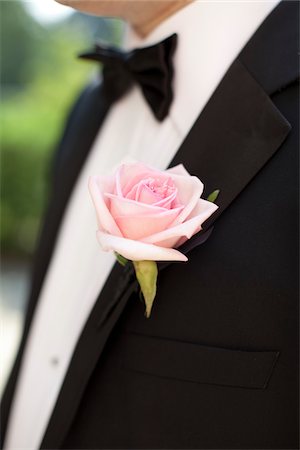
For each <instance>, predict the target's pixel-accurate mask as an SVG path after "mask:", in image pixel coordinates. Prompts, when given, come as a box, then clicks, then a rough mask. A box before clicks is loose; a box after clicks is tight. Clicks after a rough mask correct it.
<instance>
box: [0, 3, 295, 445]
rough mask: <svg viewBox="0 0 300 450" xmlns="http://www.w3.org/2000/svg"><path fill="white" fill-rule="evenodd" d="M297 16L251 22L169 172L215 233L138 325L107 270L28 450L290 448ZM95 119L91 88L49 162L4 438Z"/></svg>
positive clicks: (162, 285)
mask: <svg viewBox="0 0 300 450" xmlns="http://www.w3.org/2000/svg"><path fill="white" fill-rule="evenodd" d="M298 5H299V4H298V2H286V1H284V2H282V3H281V4H279V6H278V7H277V8H276V9H275V10H274V11H273V12H272V13H271V15H270V16H269V17H268V18H267V20H266V21H265V22H264V23H263V24H262V26H261V27H260V28H259V30H258V31H257V32H256V33H255V35H254V36H253V37H252V38H251V40H250V41H249V43H248V44H247V45H246V46H245V48H244V49H243V51H242V52H241V53H240V55H239V56H238V58H237V59H236V60H235V61H234V62H233V64H232V65H231V67H230V68H229V70H228V72H227V73H226V75H225V76H224V78H223V80H222V81H221V83H220V84H219V86H218V88H217V89H216V91H215V92H214V94H213V96H212V97H211V99H210V100H209V102H208V103H207V105H206V107H205V109H204V110H203V112H202V113H201V115H200V116H199V118H198V119H197V121H196V123H195V124H194V126H193V128H192V130H191V132H190V133H189V135H188V136H187V138H186V139H185V141H184V142H183V144H182V146H181V148H180V149H179V150H178V152H177V154H176V156H175V158H174V160H173V162H172V165H174V164H176V163H179V162H182V163H184V165H185V166H186V167H187V169H188V170H189V171H190V172H191V173H192V174H195V175H197V176H199V177H200V178H201V179H202V180H203V181H204V183H205V187H206V193H209V192H211V191H212V190H214V189H216V188H219V189H221V193H220V196H219V198H218V204H219V205H220V208H219V210H218V211H217V213H216V214H215V216H214V217H213V219H212V220H211V221H210V223H212V222H214V230H213V233H212V235H211V236H210V238H209V239H208V240H207V241H206V242H205V243H204V244H203V245H201V246H197V247H195V248H194V249H193V250H192V251H191V252H190V254H189V262H188V263H172V264H169V265H168V266H167V267H165V268H164V269H163V270H161V272H160V274H159V281H158V283H159V289H158V295H157V298H156V300H155V304H154V309H153V313H152V316H151V318H150V319H149V320H147V319H145V317H144V307H143V305H142V303H141V302H140V301H139V298H138V293H137V292H136V289H135V285H134V283H133V282H132V278H131V276H130V274H128V272H126V271H125V272H124V270H123V268H122V267H121V266H118V265H116V266H115V268H114V269H113V271H112V273H111V275H110V277H109V278H108V280H107V282H106V284H105V286H104V289H103V290H102V292H101V293H100V294H99V297H98V299H97V301H96V303H95V306H94V308H93V310H92V312H91V314H90V317H89V319H88V321H87V323H86V325H85V327H84V329H83V331H82V334H81V336H80V339H79V341H78V343H77V346H76V349H75V351H74V354H73V357H72V360H71V363H70V366H69V369H68V372H67V375H66V377H65V380H64V383H63V386H62V389H61V392H60V394H59V397H58V400H57V403H56V406H55V408H54V411H53V414H52V417H51V419H50V422H49V425H48V428H47V430H46V433H45V435H44V438H43V441H42V445H41V448H48V449H50V448H51V449H56V448H70V449H71V448H72V449H81V448H86V449H92V448H126V449H134V448H141V449H142V448H157V449H158V448H185V449H187V448H201V449H203V448H214V449H216V448H218V449H233V448H238V449H244V448H252V449H254V448H255V449H256V448H257V449H263V448H264V449H265V448H272V449H275V448H281V449H282V448H285V449H290V448H298V447H297V437H298V433H297V411H298V408H297V381H298V377H297V356H298V353H297V342H298V335H297V331H298V327H297V315H298V314H297V304H298V298H297V280H298V272H297V238H298V233H297V207H298V202H297V170H298V160H297V157H298V155H297V152H298V145H297V144H298V142H297V140H298V106H297V99H298V94H297V89H298V84H297V78H298V62H297V42H298V39H297V30H298V25H297V16H298ZM195 57H197V49H196V48H195ZM199 57H201V55H199ZM199 83H201V80H199ZM107 109H108V104H107V102H106V100H105V92H102V87H101V84H100V83H98V82H96V83H94V84H93V85H90V86H89V87H87V88H86V90H85V91H84V92H83V93H82V95H81V97H80V98H79V100H78V102H77V104H76V105H75V107H74V109H73V111H72V113H71V115H70V117H69V120H68V124H67V127H66V130H65V134H64V137H63V139H62V142H61V145H60V148H59V151H58V153H57V156H56V159H55V164H54V175H53V179H54V182H53V195H52V199H51V200H50V205H49V209H48V213H47V216H46V220H45V225H44V229H43V232H42V235H41V239H40V244H39V247H38V250H37V255H36V262H35V270H34V277H33V284H32V291H31V296H30V301H29V306H28V312H27V318H26V324H25V330H24V335H23V339H22V343H21V347H20V350H19V353H18V356H17V359H16V363H15V365H14V368H13V371H12V374H11V377H10V379H9V382H8V385H7V387H6V390H5V393H4V397H3V402H2V430H3V431H2V436H4V432H5V428H6V424H7V420H8V415H9V410H10V406H11V402H12V398H13V394H14V390H15V386H16V382H17V380H18V373H19V368H20V364H21V361H22V355H23V350H24V346H25V343H26V338H27V335H28V331H29V329H30V323H31V320H32V317H33V314H34V309H35V306H36V303H37V299H38V295H39V292H40V288H41V285H42V282H43V278H44V275H45V272H46V270H47V267H48V264H49V260H50V257H51V252H52V249H53V246H54V243H55V237H56V234H57V230H58V227H59V224H60V220H61V217H62V215H63V212H64V208H65V205H66V203H67V200H68V198H69V195H70V192H71V191H72V187H73V185H74V182H75V180H76V177H77V175H78V173H79V171H80V168H81V167H82V165H83V162H84V160H85V158H86V156H87V154H88V152H89V149H90V147H91V144H92V142H93V140H94V138H95V135H96V133H97V132H98V130H99V127H100V126H101V123H102V121H103V119H104V117H105V114H106V112H107ZM95 245H97V243H96V242H95ZM78 257H80V255H78Z"/></svg>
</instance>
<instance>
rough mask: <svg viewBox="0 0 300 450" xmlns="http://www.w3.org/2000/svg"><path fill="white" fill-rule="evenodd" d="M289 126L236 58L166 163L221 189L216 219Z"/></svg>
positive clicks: (117, 306)
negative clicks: (171, 158)
mask: <svg viewBox="0 0 300 450" xmlns="http://www.w3.org/2000/svg"><path fill="white" fill-rule="evenodd" d="M289 130H290V126H289V124H288V123H287V121H286V120H285V119H284V117H283V116H282V115H281V114H280V112H279V111H278V110H277V108H276V107H275V106H274V104H273V103H272V101H271V100H270V98H269V96H268V95H267V94H266V93H265V91H264V90H263V89H262V88H261V86H260V85H259V84H258V83H257V82H256V81H255V80H254V78H253V77H252V76H251V75H250V73H249V72H248V70H247V69H245V67H244V66H243V64H242V63H241V62H240V61H239V60H236V61H235V62H234V63H233V64H232V66H231V67H230V69H229V70H228V72H227V74H226V76H225V77H224V78H223V80H222V82H221V83H220V85H219V87H218V88H217V90H216V91H215V93H214V95H213V96H212V97H211V99H210V101H209V102H208V104H207V106H206V107H205V109H204V110H203V112H202V113H201V115H200V117H199V118H198V120H197V121H196V123H195V125H194V126H193V128H192V130H191V132H190V133H189V135H188V137H187V139H186V140H185V141H184V143H183V145H182V146H181V148H180V149H179V151H178V153H177V154H176V156H175V158H174V160H173V161H172V163H171V165H174V164H177V163H183V164H184V165H185V166H186V167H187V169H188V170H189V171H190V172H191V173H192V174H195V175H197V176H199V177H200V178H201V179H202V180H203V181H204V183H205V185H206V193H208V192H210V191H212V190H213V189H216V188H219V189H221V194H220V197H219V198H218V204H219V205H220V208H219V210H218V213H217V214H216V215H215V219H216V218H217V216H218V215H219V214H221V213H222V212H223V211H224V210H225V209H226V208H227V206H228V205H229V204H230V203H231V202H232V201H233V200H234V199H235V197H236V196H237V195H239V193H240V192H241V191H242V190H243V189H244V188H245V186H246V185H247V184H248V183H249V182H250V181H251V179H252V178H253V177H254V176H255V175H256V174H257V173H258V172H259V171H260V170H261V169H262V167H263V166H264V165H265V164H266V163H267V161H268V160H269V159H270V158H271V157H272V155H273V154H274V153H275V152H276V151H277V150H278V149H279V148H280V146H281V144H282V143H283V141H284V140H285V138H286V136H287V135H288V133H289ZM122 273H123V271H122V268H121V266H115V267H114V269H113V271H112V274H111V276H110V277H109V279H108V281H107V283H106V285H105V287H104V289H103V290H102V292H101V294H100V295H99V297H98V299H97V302H96V304H95V306H94V309H93V310H92V313H91V315H90V317H89V319H88V321H87V323H86V326H85V328H84V330H83V332H82V334H81V337H80V339H79V341H78V344H77V347H76V350H75V352H74V354H73V358H72V360H71V363H70V366H69V369H68V372H67V374H66V377H65V380H64V384H63V387H62V389H61V392H60V395H59V397H58V400H57V403H56V406H55V408H54V411H53V414H52V417H51V420H50V422H49V426H48V429H47V431H46V434H45V436H44V439H43V442H42V448H45V449H46V448H59V447H60V446H61V444H62V442H63V439H64V436H65V434H66V432H67V431H68V429H69V427H70V425H71V423H72V420H73V418H74V416H75V414H76V411H77V408H78V406H79V403H80V400H81V398H82V395H83V394H84V391H85V388H86V386H87V383H88V381H89V378H90V376H91V374H92V372H93V370H94V368H95V366H96V364H97V361H98V360H99V358H100V357H101V354H102V352H103V349H104V348H105V344H106V342H107V340H108V338H109V336H110V334H111V332H112V330H113V328H114V326H115V324H116V322H117V321H118V319H119V317H120V315H121V314H122V311H123V310H124V308H125V306H126V304H127V302H128V300H129V299H130V297H131V295H132V293H133V290H134V286H135V284H134V283H131V282H130V274H129V275H128V279H126V274H125V275H122ZM124 277H125V278H124ZM120 280H121V286H120Z"/></svg>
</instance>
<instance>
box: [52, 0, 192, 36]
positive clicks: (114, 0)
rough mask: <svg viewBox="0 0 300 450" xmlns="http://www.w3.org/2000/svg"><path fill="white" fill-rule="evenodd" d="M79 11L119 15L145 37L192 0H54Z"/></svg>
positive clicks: (101, 14)
mask: <svg viewBox="0 0 300 450" xmlns="http://www.w3.org/2000/svg"><path fill="white" fill-rule="evenodd" d="M56 1H58V2H59V3H61V4H63V5H66V6H71V7H72V8H74V9H77V10H79V11H81V12H85V13H88V14H93V15H96V16H106V17H119V18H121V19H123V20H125V21H126V22H128V23H129V24H130V25H131V26H132V27H133V29H134V30H135V31H136V33H137V34H138V35H139V36H141V37H145V36H147V35H148V34H149V33H151V31H153V30H154V29H155V28H156V27H157V26H158V25H159V24H160V23H162V22H163V21H164V20H166V19H167V18H168V17H170V16H171V15H173V14H174V13H176V12H177V11H179V10H180V9H182V8H184V7H185V6H187V5H188V4H190V3H192V2H193V1H194V0H150V1H149V0H56Z"/></svg>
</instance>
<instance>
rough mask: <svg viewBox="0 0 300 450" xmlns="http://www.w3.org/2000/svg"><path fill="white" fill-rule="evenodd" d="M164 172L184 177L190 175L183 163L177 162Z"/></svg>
mask: <svg viewBox="0 0 300 450" xmlns="http://www.w3.org/2000/svg"><path fill="white" fill-rule="evenodd" d="M166 172H169V173H174V174H175V175H183V176H185V177H190V176H191V174H190V173H188V171H187V170H186V168H185V167H184V165H183V164H178V165H177V166H174V167H170V169H167V170H166Z"/></svg>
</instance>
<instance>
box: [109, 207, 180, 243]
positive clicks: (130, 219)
mask: <svg viewBox="0 0 300 450" xmlns="http://www.w3.org/2000/svg"><path fill="white" fill-rule="evenodd" d="M181 210H182V207H180V208H174V209H167V210H165V211H164V212H162V213H160V214H150V215H149V214H148V215H140V216H138V215H137V216H136V215H133V216H115V221H116V224H117V225H118V227H119V229H120V230H121V232H122V235H123V236H124V237H126V238H129V239H137V240H140V239H142V238H144V237H146V236H150V235H152V234H154V233H158V232H159V231H162V230H165V229H166V228H168V227H169V225H170V224H171V223H172V222H173V221H174V219H175V218H176V216H178V214H179V213H180V211H181Z"/></svg>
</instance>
